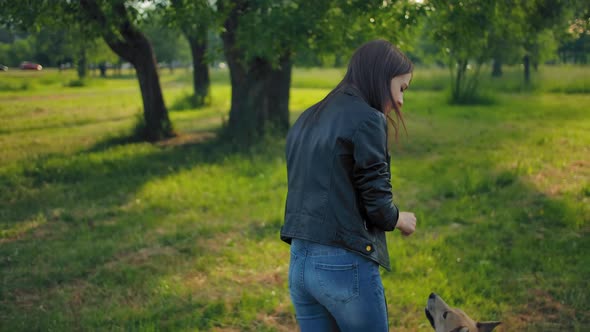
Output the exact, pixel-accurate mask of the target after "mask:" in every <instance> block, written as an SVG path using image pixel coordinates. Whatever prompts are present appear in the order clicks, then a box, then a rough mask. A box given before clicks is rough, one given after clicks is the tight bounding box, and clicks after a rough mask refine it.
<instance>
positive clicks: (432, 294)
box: [428, 293, 436, 299]
mask: <svg viewBox="0 0 590 332" xmlns="http://www.w3.org/2000/svg"><path fill="white" fill-rule="evenodd" d="M435 297H436V294H435V293H430V296H429V297H428V298H429V299H434V298H435Z"/></svg>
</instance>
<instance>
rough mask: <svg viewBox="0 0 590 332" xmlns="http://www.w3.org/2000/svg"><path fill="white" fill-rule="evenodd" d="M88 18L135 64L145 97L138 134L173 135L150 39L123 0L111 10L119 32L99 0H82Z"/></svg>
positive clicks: (150, 137) (150, 136) (154, 138)
mask: <svg viewBox="0 0 590 332" xmlns="http://www.w3.org/2000/svg"><path fill="white" fill-rule="evenodd" d="M80 5H81V8H82V10H83V11H84V13H85V14H86V15H87V16H88V18H89V19H90V20H92V21H94V22H96V23H98V24H99V25H101V26H103V27H105V28H106V29H105V30H104V31H103V37H104V39H105V41H106V43H107V44H108V45H109V47H110V48H111V49H112V50H113V51H114V52H115V53H116V54H117V55H119V56H120V57H121V58H123V59H125V60H127V61H129V62H131V63H132V64H133V66H134V67H135V71H136V73H137V78H138V80H139V87H140V90H141V96H142V100H143V118H144V121H145V123H144V127H143V128H142V129H143V130H141V132H139V134H140V135H141V136H142V138H143V139H146V140H148V141H157V140H160V139H162V138H165V137H171V136H174V130H173V129H172V124H171V122H170V119H169V118H168V110H167V109H166V105H165V104H164V97H163V96H162V89H161V87H160V79H159V76H158V70H157V65H156V58H155V56H154V52H153V49H152V46H151V44H150V42H149V40H148V39H147V38H146V37H145V35H144V34H143V33H141V31H139V30H138V29H137V28H136V27H135V26H134V25H133V23H132V22H131V21H130V20H129V19H128V14H127V9H126V8H125V5H124V3H123V2H117V3H115V4H113V5H112V6H113V11H112V13H113V14H114V15H116V16H117V18H118V19H119V20H117V22H118V23H117V25H116V28H117V34H115V33H114V32H113V31H112V30H111V29H108V28H107V27H108V26H109V21H108V20H107V18H106V16H105V15H104V13H103V12H102V11H101V9H100V7H99V6H98V4H97V3H96V0H80Z"/></svg>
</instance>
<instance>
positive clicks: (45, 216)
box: [0, 137, 283, 331]
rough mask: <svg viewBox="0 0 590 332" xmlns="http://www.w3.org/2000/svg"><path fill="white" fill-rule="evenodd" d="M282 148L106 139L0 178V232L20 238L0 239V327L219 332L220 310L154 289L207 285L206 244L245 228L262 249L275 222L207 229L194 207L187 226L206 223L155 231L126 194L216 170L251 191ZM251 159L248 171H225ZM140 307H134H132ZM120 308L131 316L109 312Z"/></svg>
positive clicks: (218, 223)
mask: <svg viewBox="0 0 590 332" xmlns="http://www.w3.org/2000/svg"><path fill="white" fill-rule="evenodd" d="M281 141H282V140H276V139H275V140H274V141H264V142H261V143H260V144H259V145H255V146H253V147H250V148H249V149H242V148H238V147H235V146H233V145H232V144H230V143H227V142H225V141H220V140H218V139H216V138H210V137H209V138H206V139H203V140H200V141H199V140H195V141H188V142H179V143H178V144H176V143H170V144H166V143H162V144H161V145H151V144H147V143H130V142H129V141H128V140H127V139H126V138H124V137H118V138H110V139H107V140H105V141H103V142H99V143H97V144H96V145H95V146H94V147H92V148H90V149H88V150H87V151H82V152H80V153H77V154H75V155H72V156H71V157H63V156H49V157H47V158H43V159H39V160H37V161H35V162H34V163H32V164H27V165H23V169H22V173H21V174H12V175H10V176H9V175H6V176H3V177H2V178H0V182H1V183H2V185H3V186H2V188H3V190H2V192H0V194H1V197H2V203H0V214H1V216H2V223H3V227H8V228H11V227H15V226H16V227H18V226H19V225H20V224H24V225H31V226H30V227H29V228H23V229H22V231H20V232H18V234H12V235H9V236H7V237H3V238H1V239H0V257H1V258H0V270H1V271H2V273H1V276H2V278H1V279H2V280H3V283H2V287H1V288H0V299H1V300H0V320H1V321H3V322H4V323H6V324H7V325H6V326H10V328H11V330H14V331H17V330H31V329H39V330H49V329H57V330H68V329H71V328H76V326H77V325H76V324H82V325H81V326H78V327H79V328H81V329H84V328H87V327H88V326H95V327H100V328H108V329H110V328H114V329H124V330H127V329H131V330H133V329H134V328H137V329H139V330H142V329H143V328H144V327H145V328H149V327H150V326H155V327H156V329H162V328H164V329H171V330H175V328H176V327H179V326H183V327H185V328H197V329H208V328H211V327H212V326H214V325H215V324H217V323H215V321H216V320H217V321H219V320H224V319H225V321H226V322H227V318H224V317H226V316H227V310H229V309H228V308H226V302H225V301H223V300H219V301H215V300H212V301H205V302H204V300H203V299H195V300H194V301H193V300H191V299H190V298H186V297H178V296H176V297H175V295H174V292H169V291H168V288H166V287H167V286H165V285H164V284H162V282H163V281H161V280H163V279H165V278H167V277H168V276H170V275H174V274H175V273H178V272H179V271H185V272H186V271H191V270H192V271H201V273H204V274H207V273H210V271H211V269H212V268H213V267H214V266H215V265H216V257H217V256H216V255H218V254H219V245H218V244H217V243H215V242H211V240H210V239H212V238H213V239H215V238H220V237H223V236H224V235H223V234H226V233H227V232H231V231H232V230H233V229H234V228H236V227H237V228H238V229H240V230H242V229H243V228H244V227H245V229H246V234H247V236H257V237H258V238H259V239H260V240H264V239H266V238H267V236H273V235H272V233H273V232H272V229H271V228H275V227H278V223H279V221H278V220H272V221H270V222H268V221H266V222H265V221H264V220H258V221H253V222H252V223H251V226H248V225H242V224H236V223H234V222H232V221H231V220H218V219H216V218H219V216H217V217H216V216H215V215H214V214H208V213H207V208H206V207H205V206H203V207H199V202H195V205H194V209H195V210H196V211H200V212H202V214H197V216H202V217H203V218H211V220H207V221H206V222H205V221H199V220H192V218H189V219H187V220H181V221H178V220H176V221H171V222H168V223H165V222H164V223H163V222H162V220H167V218H169V217H168V215H167V214H168V213H169V212H168V211H167V209H166V207H165V205H164V206H163V207H159V206H143V205H141V204H142V203H141V202H139V201H138V199H137V197H136V192H137V191H138V190H139V189H140V188H141V187H142V186H144V185H145V184H146V183H148V182H150V181H153V180H157V179H159V178H164V177H170V176H173V175H175V174H178V173H180V172H183V171H186V170H190V169H192V168H194V167H195V166H207V165H210V166H211V167H215V166H216V165H220V164H224V165H225V166H224V168H225V167H227V171H228V172H234V171H235V172H239V173H240V174H241V176H242V177H244V176H245V177H246V178H248V177H252V179H256V177H257V176H258V175H259V174H261V173H264V172H265V171H266V170H267V168H268V167H275V166H274V165H275V164H273V163H269V162H266V161H267V160H276V159H277V158H282V155H283V148H282V147H283V145H282V144H283V143H281ZM123 143H125V144H123ZM252 158H255V159H256V162H253V163H252V164H247V165H245V166H244V165H240V164H237V165H235V166H233V165H232V164H231V161H232V160H248V159H252ZM212 181H213V179H212ZM253 181H254V180H253ZM204 185H207V184H204ZM164 204H166V202H164ZM170 204H174V203H170ZM214 243H215V245H212V244H214ZM159 292H161V293H159ZM144 302H145V303H146V306H145V307H142V308H134V307H133V306H137V305H139V304H140V303H142V304H143V303H144ZM44 303H45V306H44ZM124 303H130V304H132V306H131V307H129V308H128V310H125V309H123V310H121V308H118V307H119V306H120V305H124ZM233 305H235V304H232V306H233ZM115 307H117V308H116V309H115ZM81 309H82V310H84V311H85V312H95V313H98V315H99V317H100V318H91V317H94V316H93V315H85V314H84V313H82V312H80V310H81ZM251 309H252V310H257V309H256V308H251ZM235 310H237V309H235ZM111 311H113V312H115V313H111ZM25 316H26V317H29V318H28V319H25V318H24V317H25ZM31 317H32V318H31ZM250 319H254V318H250ZM4 323H3V324H4Z"/></svg>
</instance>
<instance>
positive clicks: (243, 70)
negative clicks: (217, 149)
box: [217, 0, 407, 144]
mask: <svg viewBox="0 0 590 332" xmlns="http://www.w3.org/2000/svg"><path fill="white" fill-rule="evenodd" d="M393 8H394V6H393V2H392V1H378V2H377V1H365V0H349V1H343V0H326V1H316V2H312V1H307V0H293V1H272V0H219V1H217V9H218V12H219V13H220V15H221V16H222V17H224V21H223V32H222V34H221V37H222V40H223V45H224V54H225V58H226V61H227V63H228V67H229V69H230V79H231V85H232V100H231V109H230V116H229V121H228V123H227V127H226V133H228V135H229V136H230V137H231V138H232V139H233V140H234V141H236V142H240V143H245V144H250V143H253V142H255V141H256V140H257V139H258V138H259V137H260V136H261V135H265V134H266V133H268V132H276V133H281V134H284V133H285V132H286V131H287V129H288V128H289V89H290V84H291V69H292V66H293V60H294V56H295V54H296V53H297V52H298V51H300V50H310V49H311V50H325V51H326V52H334V53H332V54H335V52H340V53H341V54H343V53H344V54H345V53H346V52H348V51H349V50H351V49H352V48H355V47H357V46H359V45H360V44H361V42H364V41H367V39H369V38H375V37H378V36H380V37H385V38H388V39H395V38H391V37H395V36H397V35H398V34H401V33H402V32H403V31H402V29H401V28H400V27H402V26H403V24H401V23H399V20H396V18H398V17H397V15H398V14H399V12H397V11H394V10H393ZM396 8H398V7H396ZM398 9H399V8H398ZM403 16H407V15H405V14H402V17H403Z"/></svg>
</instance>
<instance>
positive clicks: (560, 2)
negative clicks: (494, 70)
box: [519, 0, 575, 84]
mask: <svg viewBox="0 0 590 332" xmlns="http://www.w3.org/2000/svg"><path fill="white" fill-rule="evenodd" d="M519 4H520V6H521V8H522V10H523V12H524V13H525V15H524V20H523V21H522V23H523V31H524V36H523V37H524V38H523V40H522V46H523V49H524V57H523V65H524V81H525V84H529V83H530V80H531V76H530V65H531V63H532V64H533V66H534V67H535V68H536V66H537V65H538V63H539V62H541V60H542V59H543V56H544V55H545V54H548V53H553V52H554V51H555V49H556V48H557V43H556V41H555V38H554V33H555V31H556V30H565V28H566V23H567V21H568V18H569V17H570V16H571V15H572V14H573V9H574V8H575V7H574V6H572V5H573V4H574V3H573V2H572V1H570V0H521V1H520V3H519ZM548 46H549V50H548V49H547V47H548Z"/></svg>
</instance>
